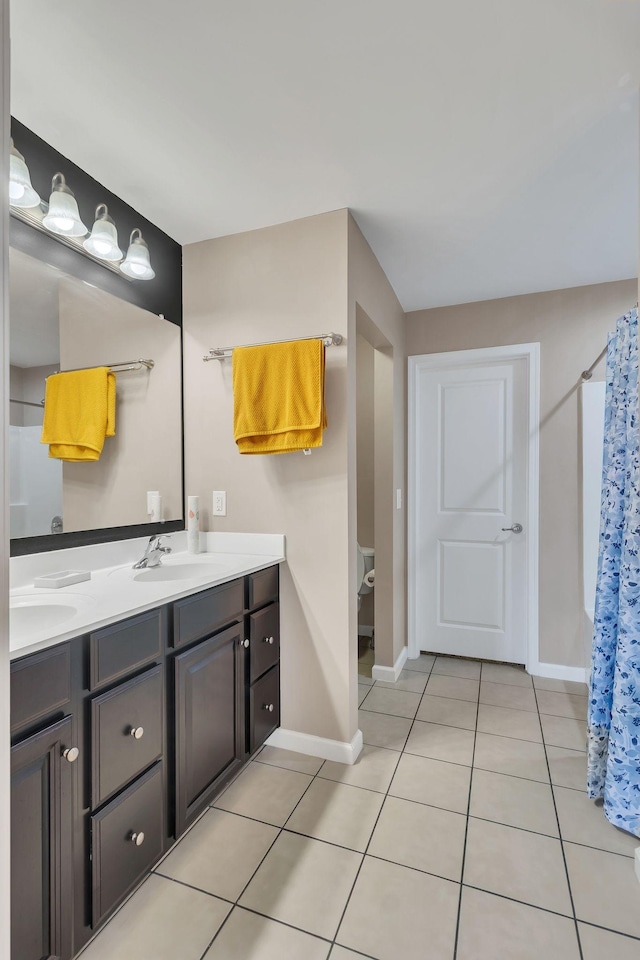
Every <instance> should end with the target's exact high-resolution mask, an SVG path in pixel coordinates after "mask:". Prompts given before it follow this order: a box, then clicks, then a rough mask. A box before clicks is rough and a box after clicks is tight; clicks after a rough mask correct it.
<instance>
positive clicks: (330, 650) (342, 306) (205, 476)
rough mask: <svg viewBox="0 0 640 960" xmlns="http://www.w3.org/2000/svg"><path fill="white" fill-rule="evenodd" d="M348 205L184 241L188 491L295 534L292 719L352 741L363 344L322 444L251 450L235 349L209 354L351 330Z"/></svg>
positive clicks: (288, 637)
mask: <svg viewBox="0 0 640 960" xmlns="http://www.w3.org/2000/svg"><path fill="white" fill-rule="evenodd" d="M347 217H348V214H347V212H346V211H345V210H341V211H336V212H334V213H329V214H324V215H322V216H318V217H309V218H307V219H304V220H297V221H294V222H292V223H285V224H281V225H279V226H275V227H268V228H265V229H263V230H255V231H251V232H249V233H242V234H236V235H234V236H229V237H222V238H220V239H215V240H209V241H206V242H203V243H197V244H193V245H191V246H187V247H185V249H184V362H185V370H187V371H188V376H186V377H185V447H186V451H185V453H186V486H187V489H186V493H187V494H198V495H199V496H200V498H201V517H202V518H203V522H204V525H205V526H206V527H207V528H208V529H214V530H228V531H251V532H257V533H266V532H269V533H284V534H285V535H286V538H287V563H286V565H284V566H283V567H282V568H281V598H282V605H281V684H282V695H281V700H282V717H281V722H282V727H283V728H285V729H290V730H295V731H297V732H300V733H306V734H313V735H316V736H319V737H325V738H328V739H331V740H339V741H342V742H345V741H350V740H351V739H352V738H353V736H354V734H355V733H356V730H357V706H356V710H352V709H351V704H350V700H351V691H350V671H351V665H350V656H351V651H350V644H349V632H348V626H349V614H350V596H349V539H348V530H349V527H348V508H349V504H348V482H347V395H348V383H347V356H348V352H349V350H350V349H351V352H353V354H354V364H355V350H354V349H353V345H354V344H355V337H354V341H353V345H351V344H347V343H345V344H344V345H343V346H340V347H330V348H328V349H327V353H326V359H327V369H326V400H327V415H328V421H329V426H328V429H327V430H326V432H325V435H324V442H323V446H322V448H320V449H318V450H314V451H313V453H312V454H311V456H304V454H302V453H292V454H285V455H280V456H241V455H240V454H239V453H238V451H237V449H236V445H235V443H234V440H233V394H232V384H231V362H230V361H229V360H224V361H217V360H214V361H212V362H210V363H203V361H202V357H203V355H204V354H205V353H207V352H208V350H209V348H210V347H215V346H222V347H224V346H233V345H236V344H243V343H253V342H259V341H264V340H273V339H287V338H296V337H303V336H313V335H315V334H322V333H326V332H328V331H335V332H337V333H341V334H343V335H346V334H347ZM354 369H355V368H354ZM354 408H355V399H354ZM354 483H355V479H354ZM214 489H215V490H226V491H227V516H226V517H216V518H214V519H213V520H212V518H211V513H210V510H211V507H210V504H211V493H212V491H213V490H214ZM354 539H355V520H354ZM353 606H354V609H355V600H354V604H353ZM354 633H355V620H354ZM353 672H354V674H355V648H354V663H353ZM354 697H355V694H354Z"/></svg>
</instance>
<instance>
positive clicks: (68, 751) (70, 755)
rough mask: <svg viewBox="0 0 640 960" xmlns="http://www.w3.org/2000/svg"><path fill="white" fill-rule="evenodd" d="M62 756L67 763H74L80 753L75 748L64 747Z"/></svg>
mask: <svg viewBox="0 0 640 960" xmlns="http://www.w3.org/2000/svg"><path fill="white" fill-rule="evenodd" d="M62 756H63V758H64V759H65V760H66V761H67V762H68V763H75V761H76V760H77V759H78V757H79V756H80V751H79V750H78V748H77V747H66V748H65V749H64V750H63V751H62Z"/></svg>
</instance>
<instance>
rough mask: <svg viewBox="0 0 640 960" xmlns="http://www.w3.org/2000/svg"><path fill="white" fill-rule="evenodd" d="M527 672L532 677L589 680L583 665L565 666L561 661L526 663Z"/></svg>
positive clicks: (577, 680) (581, 681) (582, 681)
mask: <svg viewBox="0 0 640 960" xmlns="http://www.w3.org/2000/svg"><path fill="white" fill-rule="evenodd" d="M527 672H528V673H530V674H532V676H534V677H549V678H550V679H552V680H573V681H574V683H588V682H589V671H588V670H587V669H586V668H585V667H567V666H565V665H564V664H562V663H539V662H538V663H530V664H528V665H527Z"/></svg>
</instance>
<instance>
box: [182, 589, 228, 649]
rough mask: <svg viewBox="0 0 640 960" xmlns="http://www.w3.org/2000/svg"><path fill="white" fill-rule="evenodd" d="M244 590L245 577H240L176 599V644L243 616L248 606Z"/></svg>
mask: <svg viewBox="0 0 640 960" xmlns="http://www.w3.org/2000/svg"><path fill="white" fill-rule="evenodd" d="M243 594H244V589H243V581H242V579H239V580H233V581H232V582H231V583H224V584H222V586H220V587H215V588H214V589H213V590H207V591H206V593H198V594H196V595H195V597H186V598H185V599H184V600H178V601H177V602H176V603H174V605H173V645H174V647H181V646H183V644H185V643H190V642H191V641H192V640H201V639H202V638H203V637H207V636H209V634H211V633H214V632H215V631H216V630H218V629H219V628H220V627H223V626H224V625H225V624H226V623H231V622H232V621H234V620H240V619H241V617H242V614H243V610H244V596H243Z"/></svg>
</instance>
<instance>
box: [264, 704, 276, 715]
mask: <svg viewBox="0 0 640 960" xmlns="http://www.w3.org/2000/svg"><path fill="white" fill-rule="evenodd" d="M262 709H263V710H268V711H269V713H273V704H272V703H263V704H262Z"/></svg>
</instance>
